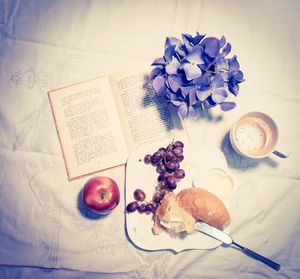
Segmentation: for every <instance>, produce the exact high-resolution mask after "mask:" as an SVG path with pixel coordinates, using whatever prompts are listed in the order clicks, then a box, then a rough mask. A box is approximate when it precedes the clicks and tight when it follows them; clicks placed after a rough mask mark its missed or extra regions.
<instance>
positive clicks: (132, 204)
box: [126, 201, 139, 212]
mask: <svg viewBox="0 0 300 279" xmlns="http://www.w3.org/2000/svg"><path fill="white" fill-rule="evenodd" d="M138 207H139V205H138V203H137V202H136V201H133V202H130V203H129V204H128V205H127V206H126V210H127V212H134V211H136V210H137V209H138Z"/></svg>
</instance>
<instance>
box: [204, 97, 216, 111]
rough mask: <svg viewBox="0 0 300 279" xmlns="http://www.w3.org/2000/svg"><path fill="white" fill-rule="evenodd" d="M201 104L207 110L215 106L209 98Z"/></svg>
mask: <svg viewBox="0 0 300 279" xmlns="http://www.w3.org/2000/svg"><path fill="white" fill-rule="evenodd" d="M202 104H203V106H204V107H205V108H207V109H210V108H213V107H215V106H216V105H217V104H216V103H215V102H214V101H213V100H212V99H211V98H207V99H206V100H204V101H203V102H202Z"/></svg>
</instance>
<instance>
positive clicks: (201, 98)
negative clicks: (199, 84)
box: [196, 89, 211, 102]
mask: <svg viewBox="0 0 300 279" xmlns="http://www.w3.org/2000/svg"><path fill="white" fill-rule="evenodd" d="M196 95H197V98H198V99H199V101H201V102H203V101H204V100H206V99H207V98H208V97H209V96H210V95H211V89H208V90H203V91H200V90H197V91H196Z"/></svg>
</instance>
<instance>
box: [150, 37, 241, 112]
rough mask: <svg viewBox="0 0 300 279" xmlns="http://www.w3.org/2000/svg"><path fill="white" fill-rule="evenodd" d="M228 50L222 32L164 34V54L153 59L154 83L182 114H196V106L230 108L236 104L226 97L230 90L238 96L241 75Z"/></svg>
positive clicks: (229, 46) (151, 76)
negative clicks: (178, 35) (166, 35)
mask: <svg viewBox="0 0 300 279" xmlns="http://www.w3.org/2000/svg"><path fill="white" fill-rule="evenodd" d="M230 52H231V44H230V43H228V42H227V41H226V39H225V37H224V36H222V37H221V38H220V39H218V38H215V37H206V36H205V35H200V34H199V33H198V32H197V33H196V35H195V36H194V37H193V36H192V35H190V34H182V40H180V39H178V38H176V37H167V38H166V41H165V45H164V55H163V57H161V58H158V59H156V60H154V62H153V63H152V66H155V68H154V69H153V70H152V71H151V73H150V78H151V79H152V80H153V87H154V89H155V91H156V92H157V93H158V94H164V96H165V98H166V99H167V100H168V101H169V102H170V103H171V104H173V105H174V106H175V107H177V108H178V114H179V116H180V117H181V118H184V117H186V116H193V115H195V108H196V107H197V106H202V107H204V108H207V109H209V108H211V107H214V106H217V105H220V108H221V109H222V110H223V111H228V110H231V109H233V108H234V107H235V106H236V104H235V102H232V101H227V98H228V97H229V95H230V93H231V95H233V96H237V94H238V92H239V84H240V83H241V82H243V81H244V75H243V72H242V71H241V70H240V65H239V63H238V61H237V57H236V55H234V56H233V57H231V58H228V57H227V56H228V55H229V53H230Z"/></svg>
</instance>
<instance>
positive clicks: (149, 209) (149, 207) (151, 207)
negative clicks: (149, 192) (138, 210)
mask: <svg viewBox="0 0 300 279" xmlns="http://www.w3.org/2000/svg"><path fill="white" fill-rule="evenodd" d="M155 209H156V208H155V207H154V206H153V204H152V203H147V204H146V211H148V212H152V213H154V212H155Z"/></svg>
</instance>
